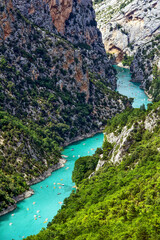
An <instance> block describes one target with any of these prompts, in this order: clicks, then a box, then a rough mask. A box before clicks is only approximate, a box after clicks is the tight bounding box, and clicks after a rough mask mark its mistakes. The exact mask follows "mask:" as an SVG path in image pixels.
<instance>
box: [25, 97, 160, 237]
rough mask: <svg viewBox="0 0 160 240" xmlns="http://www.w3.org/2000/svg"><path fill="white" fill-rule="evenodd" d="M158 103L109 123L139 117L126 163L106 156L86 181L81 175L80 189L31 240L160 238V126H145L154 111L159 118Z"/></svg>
mask: <svg viewBox="0 0 160 240" xmlns="http://www.w3.org/2000/svg"><path fill="white" fill-rule="evenodd" d="M159 108H160V102H159V103H156V104H154V105H150V106H149V109H148V110H147V111H142V110H140V109H135V110H130V111H129V110H127V111H126V112H125V113H122V114H120V115H119V116H120V119H119V122H118V116H117V117H116V118H117V120H115V119H114V118H113V119H112V120H111V121H110V124H109V130H107V127H106V130H105V131H107V132H110V131H117V129H118V128H119V126H125V124H127V126H128V123H129V121H130V119H131V118H132V116H133V117H134V119H133V121H132V124H134V128H133V131H132V132H131V133H130V134H131V135H130V138H129V139H128V144H129V148H128V149H127V150H126V151H125V152H124V154H123V160H122V161H121V163H119V164H114V163H112V162H110V161H109V159H108V160H107V159H106V160H107V161H106V163H105V165H104V167H102V168H101V169H100V170H99V171H98V172H96V174H95V175H94V176H93V177H91V178H90V179H88V178H85V179H83V180H82V181H81V183H80V179H79V180H78V184H79V185H78V189H77V191H76V192H73V193H72V194H71V196H70V197H69V198H67V199H65V201H64V204H63V206H62V209H61V210H59V212H58V214H57V215H56V216H55V217H54V219H53V220H52V222H51V223H49V224H48V228H47V229H46V230H42V231H41V232H40V233H39V234H38V235H36V236H30V237H28V238H27V240H41V239H43V240H48V239H56V240H65V239H66V240H68V239H76V240H86V239H87V240H91V239H92V240H103V239H121V240H126V239H135V240H145V239H146V240H147V239H148V240H156V239H157V240H158V239H159V237H160V227H159V214H160V205H159V202H160V173H159V169H160V152H159V148H160V137H159V136H160V129H159V127H158V123H159V121H158V122H157V124H155V127H154V131H153V132H152V131H149V130H145V128H144V120H145V119H146V117H147V116H148V115H149V114H150V116H151V117H152V115H153V113H154V114H156V115H157V119H158V118H159V117H160V110H159ZM151 111H152V112H151ZM137 114H138V116H137V117H136V115H137ZM126 118H127V120H125V119H126ZM121 121H122V124H121ZM115 122H116V124H115ZM111 126H112V130H111ZM129 127H130V125H129V126H128V128H129ZM106 147H107V148H108V144H106V145H105V144H104V146H103V151H105V148H106ZM86 160H87V159H86ZM88 160H89V161H90V159H88ZM77 161H78V162H79V163H80V160H77ZM79 167H80V168H81V165H79ZM76 168H77V166H76ZM77 170H78V169H76V171H77ZM81 178H83V177H81Z"/></svg>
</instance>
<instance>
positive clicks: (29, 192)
mask: <svg viewBox="0 0 160 240" xmlns="http://www.w3.org/2000/svg"><path fill="white" fill-rule="evenodd" d="M101 132H102V130H99V131H93V132H91V133H87V134H83V135H81V136H77V137H76V138H74V139H72V140H70V141H69V140H68V141H66V142H65V143H64V144H63V147H66V146H68V145H70V144H72V143H74V142H77V141H80V140H83V139H84V138H89V137H92V136H94V135H95V134H97V133H101ZM65 163H66V159H64V158H60V159H59V162H58V163H57V164H55V165H54V166H52V167H50V168H48V170H46V171H45V172H44V173H43V174H42V175H41V176H39V177H37V178H35V179H32V180H31V181H29V182H27V184H28V185H29V186H32V185H34V184H36V183H39V182H42V181H43V180H45V179H46V178H48V177H49V176H50V175H51V174H52V172H54V171H56V170H58V169H60V168H62V167H64V164H65ZM33 194H34V191H33V190H32V189H31V188H30V189H29V190H27V191H26V192H24V193H22V194H20V195H18V196H16V197H14V201H15V204H14V205H12V206H9V207H8V208H6V209H4V210H3V211H1V212H0V216H3V215H5V214H7V213H9V212H12V211H13V210H15V209H16V208H17V205H16V204H17V203H18V202H20V201H22V200H24V199H26V198H29V197H31V196H32V195H33Z"/></svg>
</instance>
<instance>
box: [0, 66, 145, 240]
mask: <svg viewBox="0 0 160 240" xmlns="http://www.w3.org/2000/svg"><path fill="white" fill-rule="evenodd" d="M115 68H116V69H117V71H118V74H117V76H118V87H117V91H119V92H120V93H121V94H123V95H126V96H128V97H134V102H133V107H140V106H141V105H142V104H143V103H144V104H145V106H146V105H147V104H148V103H149V102H148V100H147V99H148V98H147V96H146V95H145V93H144V91H143V90H141V89H140V88H139V85H138V84H135V83H131V82H130V79H131V75H130V71H129V70H128V69H125V68H120V67H117V66H115ZM102 143H103V134H102V133H101V134H97V135H95V136H93V137H92V138H88V139H85V140H83V141H79V142H76V143H75V144H72V145H69V146H68V147H66V148H65V150H64V152H63V153H62V154H64V155H66V156H68V157H67V158H66V159H67V163H66V164H65V167H63V168H61V169H59V170H57V171H55V172H53V173H52V175H51V176H50V177H49V178H47V179H45V180H44V181H43V182H40V183H38V184H35V185H33V186H32V188H33V189H34V192H35V194H34V195H33V196H32V197H30V198H27V199H25V200H23V201H21V202H19V203H18V204H17V209H15V210H14V211H13V212H11V213H8V214H7V215H5V216H3V217H0V240H12V239H15V240H19V239H23V238H25V237H27V236H29V235H32V234H36V233H38V232H39V231H40V230H41V229H42V228H45V227H46V226H47V223H48V222H49V221H51V220H52V219H53V216H55V215H56V214H57V211H58V210H59V209H60V208H61V204H63V200H64V199H65V198H66V197H68V196H69V195H70V193H71V192H72V190H73V186H74V183H73V182H72V179H71V176H72V171H73V168H74V163H75V160H76V159H78V158H79V157H80V156H87V155H92V154H93V153H94V152H95V149H96V148H97V147H101V146H102ZM93 149H94V150H93ZM62 184H64V185H62Z"/></svg>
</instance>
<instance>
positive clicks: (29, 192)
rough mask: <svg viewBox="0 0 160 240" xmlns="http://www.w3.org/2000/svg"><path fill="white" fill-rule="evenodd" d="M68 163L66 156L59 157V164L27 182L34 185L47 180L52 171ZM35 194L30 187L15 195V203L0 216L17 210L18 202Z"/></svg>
mask: <svg viewBox="0 0 160 240" xmlns="http://www.w3.org/2000/svg"><path fill="white" fill-rule="evenodd" d="M65 163H66V159H64V158H60V159H59V162H58V163H57V164H55V165H54V166H52V167H50V168H48V170H47V171H45V172H44V173H43V174H42V175H41V176H39V177H37V178H35V179H32V180H31V181H30V182H27V184H28V185H29V186H32V185H34V184H36V183H39V182H42V181H43V180H45V179H46V178H48V177H49V176H50V175H51V174H52V172H54V171H56V170H58V169H60V168H62V167H64V164H65ZM33 194H34V191H33V189H31V188H29V190H27V191H25V192H24V193H22V194H20V195H18V196H16V197H14V201H15V204H14V205H12V206H9V207H8V208H6V209H4V210H3V211H1V212H0V217H1V216H3V215H5V214H7V213H9V212H12V211H13V210H15V209H16V208H17V203H18V202H20V201H22V200H24V199H26V198H29V197H31V196H32V195H33Z"/></svg>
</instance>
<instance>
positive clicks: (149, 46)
mask: <svg viewBox="0 0 160 240" xmlns="http://www.w3.org/2000/svg"><path fill="white" fill-rule="evenodd" d="M131 72H132V80H133V81H134V82H139V83H141V87H142V88H143V89H144V90H146V91H147V92H148V94H150V95H151V96H150V97H153V100H154V101H159V100H160V98H159V97H160V96H159V78H160V35H158V36H157V37H155V38H153V40H151V41H149V42H147V43H146V44H143V45H141V46H140V47H139V48H138V50H137V52H136V54H135V56H134V60H133V61H132V64H131Z"/></svg>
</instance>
